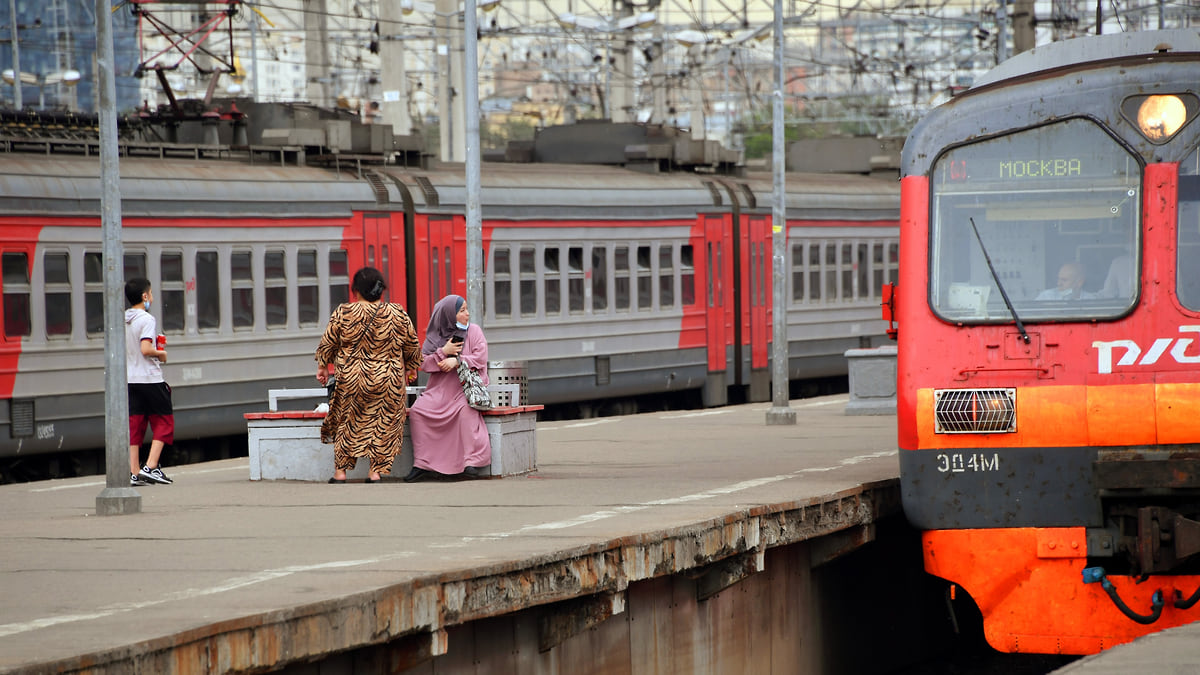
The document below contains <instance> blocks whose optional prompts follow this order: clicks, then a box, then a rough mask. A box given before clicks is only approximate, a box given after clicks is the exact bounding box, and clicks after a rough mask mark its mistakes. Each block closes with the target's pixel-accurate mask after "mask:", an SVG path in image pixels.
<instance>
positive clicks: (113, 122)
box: [96, 0, 142, 516]
mask: <svg viewBox="0 0 1200 675" xmlns="http://www.w3.org/2000/svg"><path fill="white" fill-rule="evenodd" d="M109 1H110V0H96V53H97V63H98V64H99V66H100V67H99V68H97V69H96V70H97V72H98V73H99V75H100V78H99V82H98V84H99V87H98V89H99V96H100V224H101V228H102V230H103V234H104V351H105V361H104V432H105V433H104V447H105V451H104V456H105V467H106V469H107V471H106V478H107V480H106V481H105V485H106V487H105V488H104V489H103V490H101V491H100V494H99V495H97V496H96V514H97V515H101V516H115V515H123V514H126V513H140V512H141V510H142V496H141V495H140V494H138V491H137V490H135V489H133V488H132V487H130V486H129V445H130V443H129V398H128V391H127V389H126V386H125V279H124V277H125V270H124V262H125V252H124V250H123V247H122V244H121V174H120V167H119V166H118V163H117V83H116V80H115V75H116V72H117V69H116V61H115V60H114V57H113V40H112V11H111V9H110V7H109Z"/></svg>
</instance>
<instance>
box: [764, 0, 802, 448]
mask: <svg viewBox="0 0 1200 675" xmlns="http://www.w3.org/2000/svg"><path fill="white" fill-rule="evenodd" d="M783 47H784V39H783V0H775V62H774V64H773V66H774V68H775V94H774V100H773V102H772V113H773V114H772V121H771V136H772V139H771V140H772V142H771V164H772V167H773V173H774V175H775V186H774V192H775V203H774V205H773V206H772V208H771V276H772V280H773V289H772V293H771V302H772V308H771V311H772V321H771V324H772V330H771V408H770V409H769V410H767V424H768V425H785V424H795V423H796V411H795V410H792V409H791V407H790V406H789V405H788V341H787V303H786V302H785V301H784V294H785V293H786V291H787V283H786V281H787V276H786V273H787V270H786V269H784V255H783V254H784V251H785V250H786V247H787V195H786V194H785V189H786V186H785V183H784V169H785V167H786V165H787V156H786V155H787V150H786V144H785V143H784V131H783V86H784V80H783Z"/></svg>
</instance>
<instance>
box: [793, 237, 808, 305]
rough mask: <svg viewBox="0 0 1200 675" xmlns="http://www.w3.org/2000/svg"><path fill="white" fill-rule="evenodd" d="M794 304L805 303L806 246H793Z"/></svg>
mask: <svg viewBox="0 0 1200 675" xmlns="http://www.w3.org/2000/svg"><path fill="white" fill-rule="evenodd" d="M791 267H792V302H793V303H799V302H804V275H805V272H804V244H799V243H797V244H792V259H791Z"/></svg>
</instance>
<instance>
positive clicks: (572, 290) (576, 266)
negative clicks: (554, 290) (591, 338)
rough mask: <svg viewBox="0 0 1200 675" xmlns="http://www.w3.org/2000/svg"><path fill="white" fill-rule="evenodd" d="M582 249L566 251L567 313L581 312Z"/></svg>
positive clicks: (577, 247)
mask: <svg viewBox="0 0 1200 675" xmlns="http://www.w3.org/2000/svg"><path fill="white" fill-rule="evenodd" d="M583 293H584V291H583V248H582V247H580V246H571V247H570V248H568V249H567V311H569V312H576V313H578V312H582V311H583Z"/></svg>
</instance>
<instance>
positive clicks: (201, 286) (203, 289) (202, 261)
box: [196, 251, 270, 330]
mask: <svg viewBox="0 0 1200 675" xmlns="http://www.w3.org/2000/svg"><path fill="white" fill-rule="evenodd" d="M267 306H268V307H269V306H270V303H268V305H267ZM196 326H197V327H198V328H200V329H201V330H212V329H216V328H220V327H221V276H220V274H219V272H218V268H217V252H216V251H198V252H197V253H196Z"/></svg>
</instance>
